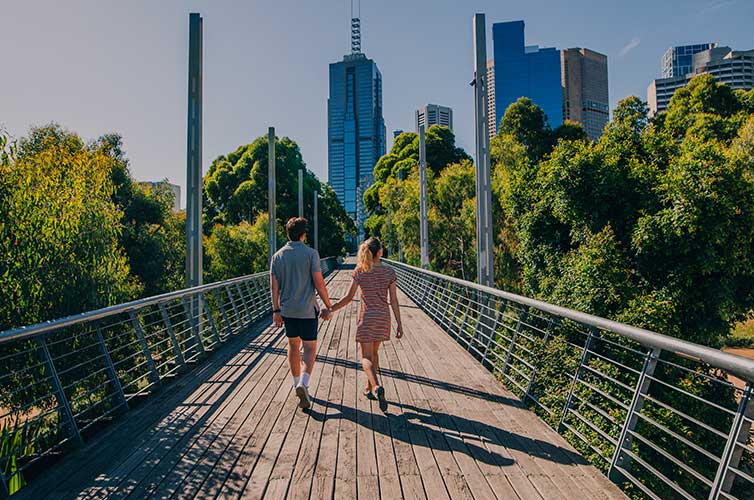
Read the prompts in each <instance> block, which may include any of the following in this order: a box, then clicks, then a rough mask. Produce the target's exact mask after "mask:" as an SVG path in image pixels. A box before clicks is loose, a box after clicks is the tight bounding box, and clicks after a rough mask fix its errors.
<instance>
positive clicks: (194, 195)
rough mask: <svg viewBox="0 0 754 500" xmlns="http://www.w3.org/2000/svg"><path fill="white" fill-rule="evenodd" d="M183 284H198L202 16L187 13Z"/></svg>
mask: <svg viewBox="0 0 754 500" xmlns="http://www.w3.org/2000/svg"><path fill="white" fill-rule="evenodd" d="M186 158H187V165H186V167H187V176H186V191H187V193H186V287H187V288H191V287H194V286H199V285H201V284H202V17H201V16H200V15H199V14H196V13H193V14H189V70H188V133H187V150H186Z"/></svg>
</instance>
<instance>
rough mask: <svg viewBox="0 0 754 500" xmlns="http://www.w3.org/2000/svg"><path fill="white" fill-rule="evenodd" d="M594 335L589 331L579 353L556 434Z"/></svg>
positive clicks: (567, 408) (566, 410)
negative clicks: (582, 348) (579, 356)
mask: <svg viewBox="0 0 754 500" xmlns="http://www.w3.org/2000/svg"><path fill="white" fill-rule="evenodd" d="M595 337H596V335H595V331H594V328H590V329H589V334H588V335H587V337H586V340H585V341H584V350H582V351H581V359H580V360H579V366H577V367H576V370H575V371H574V372H573V379H572V380H571V387H570V388H569V389H568V396H567V397H566V400H565V404H564V405H563V412H562V413H561V414H560V421H559V422H558V432H563V423H564V422H565V419H566V416H568V410H569V409H570V407H571V400H572V399H573V391H574V390H576V383H577V382H578V380H579V374H580V373H581V367H582V366H584V365H586V363H587V362H588V360H589V350H590V349H591V348H592V343H593V342H594V339H595Z"/></svg>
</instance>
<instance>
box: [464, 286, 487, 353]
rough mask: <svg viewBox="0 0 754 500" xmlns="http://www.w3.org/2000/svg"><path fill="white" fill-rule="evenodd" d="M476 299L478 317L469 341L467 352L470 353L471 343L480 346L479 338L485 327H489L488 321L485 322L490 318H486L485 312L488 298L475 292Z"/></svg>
mask: <svg viewBox="0 0 754 500" xmlns="http://www.w3.org/2000/svg"><path fill="white" fill-rule="evenodd" d="M477 297H478V299H477V302H478V304H479V317H478V318H477V320H476V326H475V327H474V335H473V336H472V337H471V339H470V340H469V346H468V350H469V352H471V344H472V342H473V343H474V344H475V345H477V346H481V345H482V341H481V338H482V337H483V335H484V333H483V330H484V329H485V326H489V321H487V320H489V319H490V318H488V317H487V315H486V312H485V311H486V310H487V309H488V308H489V303H490V298H489V297H488V296H487V294H482V292H477ZM487 331H488V332H489V328H487Z"/></svg>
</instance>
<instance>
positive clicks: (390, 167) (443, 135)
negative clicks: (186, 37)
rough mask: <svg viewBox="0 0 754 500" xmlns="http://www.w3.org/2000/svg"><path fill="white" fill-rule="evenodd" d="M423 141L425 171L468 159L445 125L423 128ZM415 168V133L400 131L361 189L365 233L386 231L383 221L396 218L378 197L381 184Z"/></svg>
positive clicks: (403, 176)
mask: <svg viewBox="0 0 754 500" xmlns="http://www.w3.org/2000/svg"><path fill="white" fill-rule="evenodd" d="M425 141H426V145H425V147H426V152H427V167H428V171H429V172H431V173H432V174H434V175H439V174H440V173H441V172H442V171H443V170H444V169H445V168H447V167H448V166H449V165H454V164H457V163H460V162H465V161H470V160H471V157H470V156H469V155H468V154H466V152H465V151H464V150H463V149H461V148H459V147H457V146H456V139H455V135H454V134H453V132H452V131H451V130H450V129H449V128H447V127H441V126H438V125H432V126H431V127H429V128H428V129H427V130H426V133H425ZM418 170H419V136H418V134H415V133H412V132H404V133H402V134H400V135H399V136H398V137H396V138H395V141H394V142H393V147H392V148H391V149H390V152H389V153H388V154H386V155H384V156H382V157H381V158H380V159H379V160H378V161H377V163H376V164H375V166H374V179H375V182H374V184H372V186H371V187H370V188H369V189H367V190H366V191H365V192H364V195H363V200H364V207H365V208H366V210H367V213H368V214H369V215H370V216H371V219H370V220H369V223H368V224H367V230H368V232H369V234H372V235H376V236H380V235H386V234H387V231H388V228H387V227H385V224H388V223H389V224H391V225H393V226H394V224H395V223H396V222H395V221H396V220H398V219H400V217H398V218H396V217H395V214H392V213H388V211H387V210H386V209H385V205H384V201H383V200H382V199H381V193H382V188H383V187H384V186H385V184H386V183H387V182H388V181H389V180H390V179H393V180H401V179H408V178H409V177H411V176H412V175H413V174H414V173H417V172H418ZM393 229H395V228H394V227H393ZM394 236H395V235H394Z"/></svg>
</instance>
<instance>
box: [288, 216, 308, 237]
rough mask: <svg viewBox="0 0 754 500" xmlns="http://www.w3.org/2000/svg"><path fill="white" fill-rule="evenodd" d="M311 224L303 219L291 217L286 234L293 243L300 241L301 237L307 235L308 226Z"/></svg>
mask: <svg viewBox="0 0 754 500" xmlns="http://www.w3.org/2000/svg"><path fill="white" fill-rule="evenodd" d="M308 223H309V221H307V220H306V219H304V218H303V217H291V218H290V219H288V222H286V224H285V232H286V233H287V234H288V239H289V240H291V241H299V240H300V239H301V235H303V234H304V233H306V225H307V224H308Z"/></svg>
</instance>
